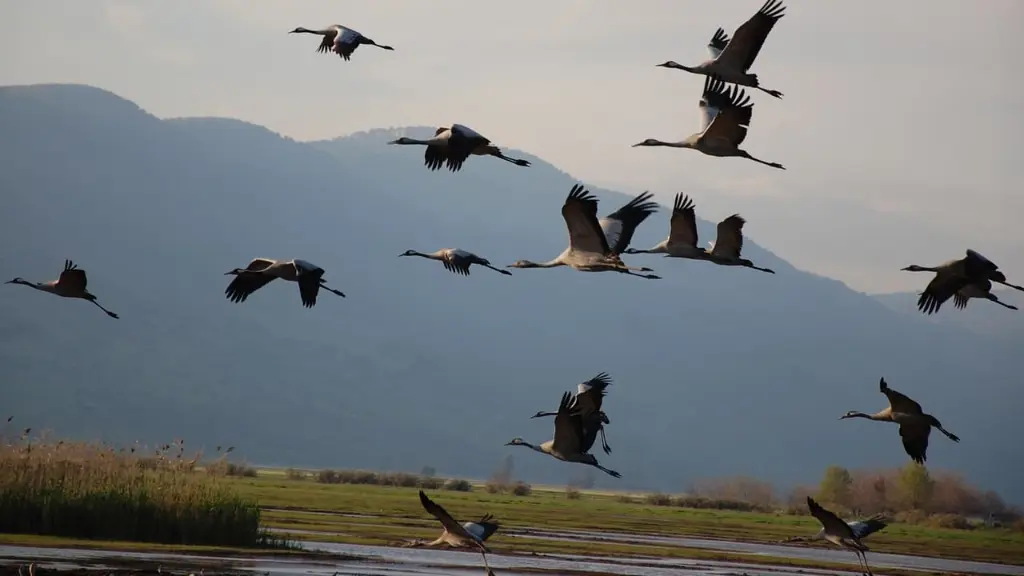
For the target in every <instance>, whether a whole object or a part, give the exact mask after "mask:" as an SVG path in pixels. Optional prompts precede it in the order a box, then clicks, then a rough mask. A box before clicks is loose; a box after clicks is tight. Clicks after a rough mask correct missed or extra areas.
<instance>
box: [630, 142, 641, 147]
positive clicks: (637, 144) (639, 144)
mask: <svg viewBox="0 0 1024 576" xmlns="http://www.w3.org/2000/svg"><path fill="white" fill-rule="evenodd" d="M643 145H644V143H643V142H637V143H636V144H633V145H632V146H630V148H636V147H637V146H643Z"/></svg>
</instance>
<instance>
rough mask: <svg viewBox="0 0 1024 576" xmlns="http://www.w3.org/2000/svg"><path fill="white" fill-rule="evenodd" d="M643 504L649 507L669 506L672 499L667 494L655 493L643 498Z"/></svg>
mask: <svg viewBox="0 0 1024 576" xmlns="http://www.w3.org/2000/svg"><path fill="white" fill-rule="evenodd" d="M644 502H645V503H646V504H648V505H649V506H670V505H671V504H672V497H671V496H669V495H668V494H662V493H660V492H655V493H653V494H648V495H646V496H644Z"/></svg>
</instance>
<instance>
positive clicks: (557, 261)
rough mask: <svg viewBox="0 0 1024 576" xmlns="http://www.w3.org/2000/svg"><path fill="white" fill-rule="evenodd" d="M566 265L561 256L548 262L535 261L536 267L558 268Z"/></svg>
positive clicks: (534, 265)
mask: <svg viewBox="0 0 1024 576" xmlns="http://www.w3.org/2000/svg"><path fill="white" fill-rule="evenodd" d="M565 265H566V264H565V262H563V261H562V259H561V258H555V259H554V260H549V261H547V262H541V263H537V262H534V263H533V267H534V268H558V267H559V266H565Z"/></svg>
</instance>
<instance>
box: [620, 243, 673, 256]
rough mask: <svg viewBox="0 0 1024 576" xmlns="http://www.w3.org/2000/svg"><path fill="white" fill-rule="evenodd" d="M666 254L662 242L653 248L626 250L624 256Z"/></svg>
mask: <svg viewBox="0 0 1024 576" xmlns="http://www.w3.org/2000/svg"><path fill="white" fill-rule="evenodd" d="M666 252H668V250H667V249H666V247H665V243H664V242H662V243H661V244H658V245H657V246H654V247H653V248H646V249H644V248H627V249H626V254H664V253H666Z"/></svg>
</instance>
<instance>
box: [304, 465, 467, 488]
mask: <svg viewBox="0 0 1024 576" xmlns="http://www.w3.org/2000/svg"><path fill="white" fill-rule="evenodd" d="M315 477H316V481H317V482H319V483H321V484H356V485H369V486H395V487H401V488H422V489H424V490H437V489H440V488H443V489H445V490H457V491H463V492H468V491H469V490H471V489H472V488H473V486H472V485H471V484H470V483H469V482H468V481H466V480H458V479H455V478H452V479H449V480H447V481H446V480H445V479H444V478H437V477H436V476H433V475H430V476H427V475H423V474H408V473H405V472H371V471H369V470H320V471H319V472H317V473H316V476H315Z"/></svg>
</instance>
